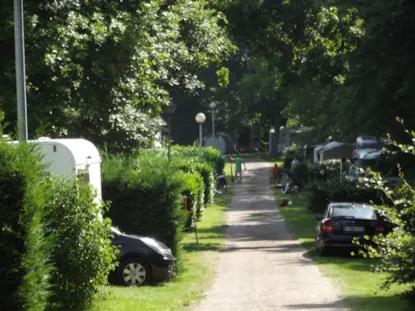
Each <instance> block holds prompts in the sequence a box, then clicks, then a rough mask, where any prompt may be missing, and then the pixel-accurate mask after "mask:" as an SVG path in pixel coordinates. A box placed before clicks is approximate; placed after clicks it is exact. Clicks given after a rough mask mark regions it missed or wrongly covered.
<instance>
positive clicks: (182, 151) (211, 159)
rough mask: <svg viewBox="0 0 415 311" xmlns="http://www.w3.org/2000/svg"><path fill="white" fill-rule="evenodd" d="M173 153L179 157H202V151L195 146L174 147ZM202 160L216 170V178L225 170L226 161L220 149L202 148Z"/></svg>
mask: <svg viewBox="0 0 415 311" xmlns="http://www.w3.org/2000/svg"><path fill="white" fill-rule="evenodd" d="M172 152H173V154H174V155H176V156H179V157H195V158H199V157H200V150H199V148H198V147H195V146H179V145H175V146H172ZM202 160H204V161H206V162H208V163H210V164H211V166H212V167H213V168H214V174H215V177H216V176H218V175H220V174H221V173H222V171H223V169H224V168H225V160H224V159H223V157H222V156H221V154H220V151H219V150H218V149H215V148H212V147H203V148H202Z"/></svg>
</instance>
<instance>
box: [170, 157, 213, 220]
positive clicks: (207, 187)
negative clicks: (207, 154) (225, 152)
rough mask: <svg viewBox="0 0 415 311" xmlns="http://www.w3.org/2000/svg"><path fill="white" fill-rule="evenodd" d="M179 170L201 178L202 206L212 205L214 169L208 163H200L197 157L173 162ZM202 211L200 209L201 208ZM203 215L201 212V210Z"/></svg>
mask: <svg viewBox="0 0 415 311" xmlns="http://www.w3.org/2000/svg"><path fill="white" fill-rule="evenodd" d="M174 165H176V166H177V167H178V168H179V169H181V170H182V171H184V172H190V173H199V174H200V175H201V176H202V178H203V184H204V190H203V191H204V201H203V203H204V205H205V206H206V205H207V204H209V203H213V200H214V195H215V187H216V182H215V174H214V168H213V167H212V166H211V164H210V163H208V162H201V161H200V160H199V158H197V157H188V158H177V159H176V160H175V161H174ZM201 209H202V207H201ZM202 214H203V210H202Z"/></svg>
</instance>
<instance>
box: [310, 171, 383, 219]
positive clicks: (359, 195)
mask: <svg viewBox="0 0 415 311" xmlns="http://www.w3.org/2000/svg"><path fill="white" fill-rule="evenodd" d="M306 191H307V208H308V209H309V210H311V211H312V212H315V213H318V214H321V213H323V212H324V210H325V208H326V207H327V204H329V203H330V202H359V203H371V202H374V203H375V204H376V203H377V204H380V203H382V202H386V201H385V197H384V196H382V195H381V192H379V191H377V190H376V189H367V188H362V187H358V184H357V183H356V182H351V181H348V180H339V179H330V180H326V181H314V182H312V183H310V184H309V185H308V186H307V187H306Z"/></svg>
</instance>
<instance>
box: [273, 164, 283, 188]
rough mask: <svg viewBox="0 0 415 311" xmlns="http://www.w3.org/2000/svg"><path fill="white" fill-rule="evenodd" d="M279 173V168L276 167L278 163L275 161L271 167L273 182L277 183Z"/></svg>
mask: <svg viewBox="0 0 415 311" xmlns="http://www.w3.org/2000/svg"><path fill="white" fill-rule="evenodd" d="M280 173H281V169H280V168H279V167H278V164H277V163H275V165H274V167H273V168H272V182H273V183H274V184H278V183H279V182H280Z"/></svg>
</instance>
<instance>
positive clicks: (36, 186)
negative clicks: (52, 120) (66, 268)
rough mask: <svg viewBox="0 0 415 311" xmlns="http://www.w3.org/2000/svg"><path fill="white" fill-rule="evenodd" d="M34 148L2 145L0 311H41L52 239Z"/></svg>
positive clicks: (40, 168) (46, 293) (45, 192)
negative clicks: (47, 228)
mask: <svg viewBox="0 0 415 311" xmlns="http://www.w3.org/2000/svg"><path fill="white" fill-rule="evenodd" d="M40 160H41V156H40V155H39V154H38V153H37V152H36V151H35V149H34V148H33V146H28V145H26V144H19V145H18V146H13V145H11V144H9V143H6V142H4V141H1V142H0V163H1V165H0V249H1V252H0V253H1V255H0V309H1V310H33V311H37V310H44V309H45V308H46V304H47V300H48V297H49V294H50V288H49V279H50V274H51V271H52V265H51V261H50V252H51V250H52V247H53V246H54V245H53V240H52V239H51V237H47V236H46V231H45V226H46V225H47V223H46V220H45V216H46V210H45V203H46V199H47V198H48V196H49V195H50V194H51V192H50V190H49V189H47V188H46V187H44V186H45V185H44V182H43V177H42V176H43V174H42V171H43V169H44V167H43V166H42V165H41V164H39V163H40Z"/></svg>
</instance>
